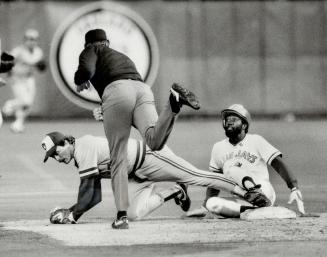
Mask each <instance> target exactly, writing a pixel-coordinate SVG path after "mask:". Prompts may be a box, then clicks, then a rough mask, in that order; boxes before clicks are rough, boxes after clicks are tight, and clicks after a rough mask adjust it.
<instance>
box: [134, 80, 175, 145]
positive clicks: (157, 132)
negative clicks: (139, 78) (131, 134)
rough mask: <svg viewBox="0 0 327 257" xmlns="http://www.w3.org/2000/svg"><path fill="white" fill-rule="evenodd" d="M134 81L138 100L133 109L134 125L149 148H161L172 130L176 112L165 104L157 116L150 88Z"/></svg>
mask: <svg viewBox="0 0 327 257" xmlns="http://www.w3.org/2000/svg"><path fill="white" fill-rule="evenodd" d="M135 83H136V84H137V85H136V86H137V88H138V100H137V104H136V107H135V110H134V119H133V120H134V125H135V126H136V128H137V129H138V130H139V132H140V133H141V135H142V137H143V138H144V139H145V141H146V143H147V145H148V146H149V147H150V148H151V149H153V150H157V149H161V148H162V147H163V145H164V144H165V143H166V141H167V139H168V137H169V134H170V132H171V131H172V128H173V125H174V122H175V119H176V113H173V112H172V110H171V107H170V106H169V104H167V105H166V106H165V107H164V109H163V111H162V112H161V113H160V116H159V117H158V113H157V110H156V107H155V103H154V97H153V93H152V91H151V88H150V87H149V86H148V85H146V84H143V83H140V82H135Z"/></svg>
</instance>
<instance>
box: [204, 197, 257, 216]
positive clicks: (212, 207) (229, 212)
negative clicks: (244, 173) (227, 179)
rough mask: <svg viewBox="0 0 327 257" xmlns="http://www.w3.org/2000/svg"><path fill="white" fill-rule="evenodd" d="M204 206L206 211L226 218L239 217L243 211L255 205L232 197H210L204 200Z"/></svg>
mask: <svg viewBox="0 0 327 257" xmlns="http://www.w3.org/2000/svg"><path fill="white" fill-rule="evenodd" d="M206 208H207V209H208V211H210V212H212V213H214V214H217V215H220V216H223V217H226V218H239V217H240V214H241V213H242V212H243V211H245V210H247V209H254V208H255V207H253V206H252V205H250V204H249V203H247V202H245V201H243V202H242V203H241V202H237V201H235V200H233V199H231V200H227V199H224V198H222V197H210V198H209V199H208V200H207V202H206Z"/></svg>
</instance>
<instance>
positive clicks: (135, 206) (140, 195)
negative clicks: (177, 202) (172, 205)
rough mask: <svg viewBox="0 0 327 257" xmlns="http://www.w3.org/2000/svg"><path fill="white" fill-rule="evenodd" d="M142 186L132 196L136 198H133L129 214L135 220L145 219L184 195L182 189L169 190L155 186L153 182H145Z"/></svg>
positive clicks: (172, 188) (170, 188)
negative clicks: (166, 203) (170, 201)
mask: <svg viewBox="0 0 327 257" xmlns="http://www.w3.org/2000/svg"><path fill="white" fill-rule="evenodd" d="M140 186H141V187H140V188H139V189H138V190H137V191H136V192H133V194H131V195H134V197H133V198H131V205H130V207H129V209H128V213H129V217H130V218H131V219H133V220H138V219H142V218H144V217H145V216H147V215H149V214H150V213H152V212H153V211H155V210H156V209H158V208H159V207H160V206H162V205H163V204H164V203H165V202H167V201H169V200H171V199H174V198H176V197H177V196H178V195H180V194H181V193H182V192H181V188H180V187H179V186H176V185H175V186H171V187H169V188H161V187H158V186H157V185H156V184H153V182H145V183H142V184H140ZM131 193H132V192H131Z"/></svg>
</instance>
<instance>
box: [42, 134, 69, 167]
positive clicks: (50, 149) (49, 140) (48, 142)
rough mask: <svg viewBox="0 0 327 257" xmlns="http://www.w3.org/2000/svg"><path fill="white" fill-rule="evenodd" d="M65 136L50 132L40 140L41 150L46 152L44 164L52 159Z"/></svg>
mask: <svg viewBox="0 0 327 257" xmlns="http://www.w3.org/2000/svg"><path fill="white" fill-rule="evenodd" d="M65 138H66V137H65V135H64V134H62V133H60V132H57V131H55V132H51V133H49V134H47V135H46V137H45V138H44V139H43V140H42V143H41V145H42V148H43V149H44V150H45V151H46V153H45V157H44V162H46V161H47V160H48V158H49V157H52V156H53V155H54V153H55V152H56V147H57V145H60V144H61V143H62V142H63V141H64V140H65Z"/></svg>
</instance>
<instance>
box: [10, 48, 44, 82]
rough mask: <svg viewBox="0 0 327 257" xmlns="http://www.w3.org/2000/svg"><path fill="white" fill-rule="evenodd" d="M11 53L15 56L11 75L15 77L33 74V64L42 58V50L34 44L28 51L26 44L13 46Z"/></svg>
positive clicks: (25, 76)
mask: <svg viewBox="0 0 327 257" xmlns="http://www.w3.org/2000/svg"><path fill="white" fill-rule="evenodd" d="M11 54H12V55H13V56H14V57H15V67H14V68H13V69H12V75H13V77H14V78H15V77H16V78H27V77H30V76H32V75H33V73H34V70H35V64H36V63H38V62H39V61H41V60H42V59H43V51H42V49H41V48H40V47H38V46H35V47H34V49H33V50H32V51H30V50H29V49H28V48H27V47H26V46H24V45H20V46H17V47H15V48H14V49H13V50H12V52H11Z"/></svg>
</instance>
